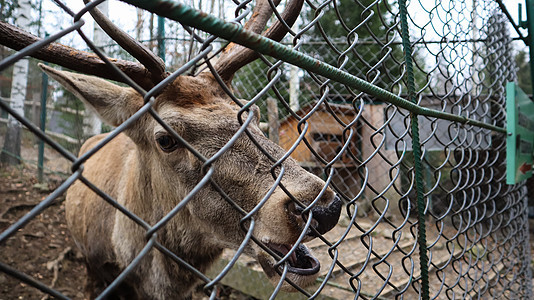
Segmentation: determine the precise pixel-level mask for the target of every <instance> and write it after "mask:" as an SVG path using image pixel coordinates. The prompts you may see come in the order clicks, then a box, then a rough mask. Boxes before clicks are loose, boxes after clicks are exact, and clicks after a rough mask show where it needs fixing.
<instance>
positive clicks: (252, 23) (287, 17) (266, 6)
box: [215, 0, 304, 83]
mask: <svg viewBox="0 0 534 300" xmlns="http://www.w3.org/2000/svg"><path fill="white" fill-rule="evenodd" d="M268 1H269V0H264V1H260V0H259V1H258V2H257V4H256V7H255V8H254V11H253V13H252V17H251V18H250V19H249V20H248V21H247V23H246V24H245V26H244V28H245V29H247V30H250V31H253V32H255V33H258V34H259V33H261V31H262V30H263V29H264V28H265V25H266V24H267V21H268V20H269V18H270V17H271V15H272V14H273V9H272V7H271V5H270V3H269V2H268ZM273 3H274V6H278V4H279V3H280V0H274V1H273ZM303 4H304V0H290V1H289V2H288V3H287V5H286V7H285V9H284V12H283V13H282V15H281V17H282V20H283V22H285V23H286V24H283V23H282V22H281V21H280V20H277V21H276V23H275V24H274V25H272V26H271V27H269V29H267V30H266V31H265V32H264V33H263V36H265V37H267V38H270V39H272V40H274V41H277V42H279V41H281V40H282V39H283V38H284V36H285V35H286V33H287V32H288V31H289V29H290V27H291V26H293V24H294V23H295V21H296V20H297V17H298V16H299V14H300V11H301V9H302V5H303ZM286 25H287V26H286ZM257 58H258V54H257V53H256V52H254V50H251V49H248V48H246V47H243V46H241V45H238V44H235V43H230V44H229V45H228V46H227V47H226V49H225V50H224V51H223V53H222V54H221V57H220V58H219V60H218V61H217V63H216V65H215V70H217V73H219V75H220V76H221V78H222V79H223V80H224V81H226V82H228V83H229V82H231V81H232V78H233V77H234V74H235V72H237V71H238V70H239V69H240V68H242V67H243V66H245V65H247V64H248V63H250V62H252V61H254V60H255V59H257Z"/></svg>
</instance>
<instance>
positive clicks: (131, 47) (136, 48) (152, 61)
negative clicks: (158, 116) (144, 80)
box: [83, 0, 167, 85]
mask: <svg viewBox="0 0 534 300" xmlns="http://www.w3.org/2000/svg"><path fill="white" fill-rule="evenodd" d="M83 2H84V3H85V4H88V3H89V2H90V1H89V0H83ZM89 13H90V14H91V16H93V19H94V20H95V21H96V22H97V23H98V25H100V27H101V28H102V30H104V31H105V32H106V33H107V34H108V35H109V36H110V37H111V39H112V40H114V41H115V42H117V44H119V45H120V46H121V47H122V48H123V49H124V50H126V52H128V53H130V54H131V55H132V56H133V57H135V58H136V59H137V60H138V61H139V62H140V63H141V64H143V66H145V67H146V68H147V69H148V70H149V71H150V74H151V75H152V81H153V82H154V85H155V84H157V83H158V82H160V81H162V80H163V79H165V77H167V73H166V72H165V63H164V62H163V60H162V59H161V58H159V57H158V56H156V55H155V54H154V53H153V52H152V51H150V50H149V49H148V48H146V47H145V46H143V44H141V43H139V42H138V41H137V40H135V39H134V38H132V37H131V36H130V35H128V34H127V33H126V32H124V31H122V30H121V29H120V28H118V27H117V26H115V25H114V24H113V22H111V21H110V20H109V19H108V18H107V17H106V16H105V15H104V14H103V13H102V12H100V10H99V9H98V8H96V7H94V8H93V9H91V10H90V11H89Z"/></svg>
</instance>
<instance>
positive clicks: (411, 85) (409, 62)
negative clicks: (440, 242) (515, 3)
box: [399, 0, 429, 300]
mask: <svg viewBox="0 0 534 300" xmlns="http://www.w3.org/2000/svg"><path fill="white" fill-rule="evenodd" d="M399 12H400V20H401V36H402V47H403V49H404V60H405V63H406V75H407V80H408V98H409V99H408V100H410V101H411V102H412V103H414V104H416V103H417V99H416V95H415V76H414V72H413V58H412V45H411V44H410V33H409V30H408V10H407V8H406V0H400V1H399ZM410 116H411V120H412V124H411V125H412V126H411V129H412V149H413V161H414V176H415V195H416V197H417V218H418V224H417V225H418V226H417V227H418V234H417V243H418V244H419V267H420V269H421V292H420V295H421V299H423V300H428V299H429V287H428V254H427V251H428V249H427V245H426V224H425V221H426V218H425V198H424V189H423V164H422V162H421V143H420V141H419V120H418V115H417V114H416V113H413V112H412V113H411V114H410Z"/></svg>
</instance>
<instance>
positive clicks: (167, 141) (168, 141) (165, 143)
mask: <svg viewBox="0 0 534 300" xmlns="http://www.w3.org/2000/svg"><path fill="white" fill-rule="evenodd" d="M156 141H157V142H158V144H159V147H160V148H161V150H163V151H165V152H171V151H174V150H176V148H178V146H180V142H179V141H177V140H176V139H175V138H174V137H173V136H170V135H167V134H166V135H162V136H159V137H157V138H156Z"/></svg>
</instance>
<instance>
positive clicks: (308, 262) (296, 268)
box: [267, 243, 321, 275]
mask: <svg viewBox="0 0 534 300" xmlns="http://www.w3.org/2000/svg"><path fill="white" fill-rule="evenodd" d="M267 246H268V247H269V248H270V249H271V250H273V251H274V252H276V253H277V254H278V255H279V256H281V257H284V256H286V255H287V254H288V253H289V251H290V250H291V248H292V247H293V245H290V244H275V243H269V244H267ZM287 262H288V263H289V266H288V272H291V273H295V274H298V275H313V274H316V273H317V272H319V269H320V268H321V264H320V263H319V261H318V260H317V259H316V258H315V257H313V255H312V254H311V253H310V251H309V250H308V248H307V247H306V246H304V245H303V244H299V245H298V246H297V247H296V248H295V250H294V251H293V252H292V253H291V254H290V255H289V257H288V259H287Z"/></svg>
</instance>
